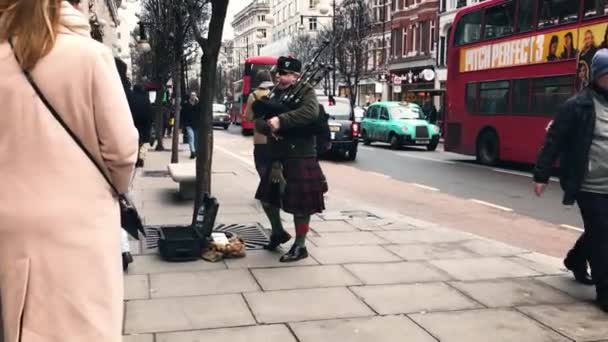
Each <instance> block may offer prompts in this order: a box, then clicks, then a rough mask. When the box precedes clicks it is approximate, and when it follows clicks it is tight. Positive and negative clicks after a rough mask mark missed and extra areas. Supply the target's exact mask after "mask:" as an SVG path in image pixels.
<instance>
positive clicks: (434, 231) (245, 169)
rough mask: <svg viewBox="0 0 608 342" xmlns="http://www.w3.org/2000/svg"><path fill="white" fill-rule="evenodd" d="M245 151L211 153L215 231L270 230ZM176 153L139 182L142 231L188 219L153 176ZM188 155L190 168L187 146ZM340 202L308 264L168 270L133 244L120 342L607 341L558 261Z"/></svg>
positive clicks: (165, 181)
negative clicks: (235, 227) (232, 227)
mask: <svg viewBox="0 0 608 342" xmlns="http://www.w3.org/2000/svg"><path fill="white" fill-rule="evenodd" d="M237 157H238V156H235V155H230V154H227V153H225V152H224V151H222V150H218V149H216V150H215V152H214V175H213V194H214V195H215V196H216V197H217V198H218V200H219V202H220V213H219V215H218V222H217V223H218V224H245V225H249V224H256V223H259V224H261V225H263V226H265V227H269V224H268V221H267V220H266V218H265V217H264V214H263V212H262V210H261V208H260V206H259V204H258V203H257V202H256V201H255V200H254V199H253V193H254V192H255V188H256V187H257V182H256V181H257V174H256V173H255V171H254V170H253V168H251V167H250V166H248V165H247V164H246V163H245V161H246V160H247V159H248V158H249V157H248V156H245V155H243V156H242V158H240V159H239V158H237ZM169 159H170V153H169V152H150V153H149V154H148V157H147V160H146V167H145V169H144V173H140V174H139V175H138V176H137V178H136V182H135V186H134V197H135V201H136V203H137V205H138V208H140V210H141V213H142V215H143V216H144V217H145V221H146V224H148V225H165V224H186V223H188V222H189V221H190V219H191V216H192V203H191V202H179V201H177V200H176V195H175V194H176V191H177V184H176V183H174V182H173V181H172V180H171V179H170V178H169V177H152V176H158V175H159V174H158V173H156V172H155V171H165V170H166V166H167V163H168V161H169ZM181 161H182V162H183V163H189V162H191V161H190V160H189V159H187V153H186V152H184V153H183V155H182V158H181ZM160 173H162V172H160ZM346 203H352V202H346V201H343V200H341V199H340V198H336V197H335V196H333V194H332V193H330V194H329V198H328V204H327V206H328V211H327V212H325V213H324V214H322V215H316V216H315V217H314V218H313V222H312V224H311V227H312V232H311V234H310V238H309V242H308V245H309V252H310V254H311V257H310V258H308V259H306V260H303V261H301V262H299V263H295V264H281V263H279V262H278V259H279V256H280V253H270V252H267V251H263V250H253V251H248V254H247V257H246V258H244V259H239V260H227V261H225V262H220V263H209V262H206V261H202V260H201V261H197V262H191V263H166V262H164V261H162V260H161V259H160V258H159V257H158V256H157V255H156V251H155V250H148V249H146V248H145V243H144V242H143V241H142V243H138V242H135V241H134V242H133V248H134V250H133V251H134V254H136V257H135V262H134V264H132V266H131V268H130V270H129V274H128V275H126V276H125V299H126V303H125V309H126V312H125V326H124V334H125V335H127V336H126V337H125V338H124V341H125V342H153V341H156V342H194V341H213V340H223V341H231V342H241V341H242V342H245V341H247V342H296V341H300V342H324V341H327V342H334V341H336V342H337V341H348V342H351V341H352V342H359V341H361V342H363V341H365V342H368V341H370V340H373V341H374V342H396V341H407V342H427V341H447V342H452V341H454V342H465V341H466V342H469V341H471V342H473V341H493V342H494V341H508V342H516V341H525V342H537V341H538V342H545V341H547V342H548V341H602V340H604V341H608V324H606V323H607V322H608V315H605V314H604V313H602V312H601V311H599V310H598V309H596V308H595V307H594V306H593V305H592V304H591V301H592V300H593V299H594V289H593V287H585V286H582V285H578V284H576V283H575V282H574V281H573V279H572V277H571V275H570V274H566V273H564V270H563V269H562V266H561V260H559V259H556V258H552V257H548V256H544V255H541V254H537V253H532V252H529V251H526V250H523V249H520V248H516V247H512V246H509V245H506V244H502V243H499V242H495V241H492V240H488V239H484V238H481V237H478V236H476V235H473V234H470V233H465V232H461V231H456V230H450V229H448V228H446V227H441V226H438V225H435V224H433V223H432V222H427V221H422V220H419V219H417V218H416V217H404V216H400V215H391V214H390V213H387V212H382V213H373V212H368V211H367V210H366V209H365V208H366V206H365V205H364V204H361V206H360V207H352V204H346ZM463 209H464V208H463ZM289 220H290V217H289V216H288V215H285V221H286V222H285V223H286V228H288V229H289V228H291V226H292V224H291V223H290V221H289Z"/></svg>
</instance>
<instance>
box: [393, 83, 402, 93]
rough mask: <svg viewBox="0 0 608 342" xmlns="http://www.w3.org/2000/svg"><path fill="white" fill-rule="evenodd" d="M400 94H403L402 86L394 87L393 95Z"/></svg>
mask: <svg viewBox="0 0 608 342" xmlns="http://www.w3.org/2000/svg"><path fill="white" fill-rule="evenodd" d="M400 92H401V86H400V85H396V86H393V93H400Z"/></svg>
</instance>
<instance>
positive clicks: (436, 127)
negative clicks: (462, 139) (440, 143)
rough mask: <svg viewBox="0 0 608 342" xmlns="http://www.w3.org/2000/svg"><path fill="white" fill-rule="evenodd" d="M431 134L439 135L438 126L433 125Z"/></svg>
mask: <svg viewBox="0 0 608 342" xmlns="http://www.w3.org/2000/svg"><path fill="white" fill-rule="evenodd" d="M433 132H435V133H439V126H435V125H433Z"/></svg>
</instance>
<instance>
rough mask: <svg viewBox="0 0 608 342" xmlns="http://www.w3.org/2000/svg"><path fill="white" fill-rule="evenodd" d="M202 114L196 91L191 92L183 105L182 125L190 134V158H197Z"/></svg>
mask: <svg viewBox="0 0 608 342" xmlns="http://www.w3.org/2000/svg"><path fill="white" fill-rule="evenodd" d="M199 116H200V105H199V102H198V97H197V96H196V93H191V94H190V98H189V99H188V101H187V102H186V103H184V104H183V105H182V112H181V126H182V127H183V128H184V129H185V131H186V134H187V135H188V146H189V147H190V159H194V158H196V146H197V141H198V132H197V129H198V121H199V120H198V118H199Z"/></svg>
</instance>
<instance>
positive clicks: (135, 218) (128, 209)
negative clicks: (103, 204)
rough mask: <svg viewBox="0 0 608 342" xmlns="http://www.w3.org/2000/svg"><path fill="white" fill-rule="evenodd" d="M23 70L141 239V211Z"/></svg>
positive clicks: (132, 232)
mask: <svg viewBox="0 0 608 342" xmlns="http://www.w3.org/2000/svg"><path fill="white" fill-rule="evenodd" d="M9 43H10V45H11V47H13V43H12V41H11V40H9ZM16 57H17V56H16V55H15V58H16ZM17 60H18V59H17ZM21 70H22V71H23V74H24V75H25V77H26V78H27V80H28V82H29V83H30V84H31V86H32V88H34V90H35V91H36V94H38V97H40V100H41V101H42V103H44V105H45V106H46V107H47V108H48V110H49V111H50V112H51V114H53V116H54V117H55V119H57V121H58V122H59V124H61V126H62V127H63V128H64V129H65V130H66V132H67V133H68V134H69V135H70V137H72V139H73V140H74V142H76V144H77V145H78V146H79V147H80V149H81V150H82V151H83V152H84V154H86V156H87V157H88V158H89V159H90V160H91V162H92V163H93V165H95V167H97V170H99V172H100V173H101V174H102V175H103V177H104V178H105V180H106V181H107V182H108V184H109V185H110V187H111V188H112V190H113V191H114V193H115V195H116V197H117V198H118V203H119V204H120V225H121V226H122V228H123V229H124V230H125V231H127V233H129V235H131V236H132V237H134V238H135V239H137V240H139V234H138V232H141V233H142V235H144V236H145V235H146V234H145V232H144V226H143V224H142V221H141V217H140V216H139V213H138V212H137V209H136V208H135V205H133V203H132V202H131V200H130V199H129V198H128V197H127V196H125V195H124V194H121V193H120V192H119V191H118V189H117V188H116V186H115V185H114V183H112V180H110V177H108V175H107V174H106V173H105V172H104V170H103V168H102V167H101V165H99V163H98V162H97V160H95V157H93V155H92V154H91V153H90V152H89V151H88V150H87V148H86V147H85V146H84V144H83V143H82V141H80V139H79V138H78V136H76V134H74V132H73V131H72V130H71V129H70V127H69V126H68V125H67V124H66V123H65V121H64V120H63V118H62V117H61V116H60V115H59V113H57V111H56V110H55V108H54V107H53V106H51V104H50V103H49V101H48V100H47V99H46V97H45V96H44V94H42V91H40V88H39V87H38V85H37V84H36V82H34V79H33V78H32V75H31V74H30V73H29V72H28V71H27V70H25V69H21Z"/></svg>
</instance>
